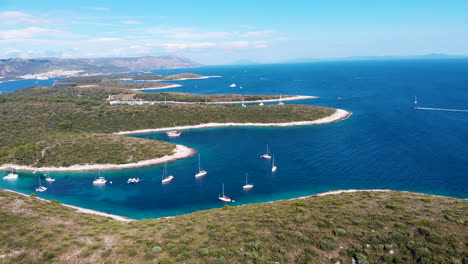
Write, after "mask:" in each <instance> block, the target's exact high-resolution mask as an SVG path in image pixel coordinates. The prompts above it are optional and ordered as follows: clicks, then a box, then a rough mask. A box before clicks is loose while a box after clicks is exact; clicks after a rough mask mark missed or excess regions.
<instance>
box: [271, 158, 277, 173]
mask: <svg viewBox="0 0 468 264" xmlns="http://www.w3.org/2000/svg"><path fill="white" fill-rule="evenodd" d="M277 169H278V167H276V165H275V157H273V160H272V162H271V172H275V171H276V170H277Z"/></svg>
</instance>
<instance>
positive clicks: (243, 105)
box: [242, 99, 247, 107]
mask: <svg viewBox="0 0 468 264" xmlns="http://www.w3.org/2000/svg"><path fill="white" fill-rule="evenodd" d="M242 107H247V106H246V105H245V104H244V99H242Z"/></svg>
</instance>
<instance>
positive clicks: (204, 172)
mask: <svg viewBox="0 0 468 264" xmlns="http://www.w3.org/2000/svg"><path fill="white" fill-rule="evenodd" d="M206 174H208V172H206V170H202V169H201V165H200V154H198V173H197V174H195V178H199V177H203V176H205V175H206Z"/></svg>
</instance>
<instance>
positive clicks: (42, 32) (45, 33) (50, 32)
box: [0, 27, 63, 40]
mask: <svg viewBox="0 0 468 264" xmlns="http://www.w3.org/2000/svg"><path fill="white" fill-rule="evenodd" d="M62 35H63V32H62V31H59V30H55V29H48V28H41V27H27V28H23V29H10V30H0V40H11V39H27V38H32V37H57V36H62Z"/></svg>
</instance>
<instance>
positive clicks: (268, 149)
mask: <svg viewBox="0 0 468 264" xmlns="http://www.w3.org/2000/svg"><path fill="white" fill-rule="evenodd" d="M260 157H262V158H264V159H271V156H270V148H269V146H268V144H267V153H265V154H263V155H262V156H260Z"/></svg>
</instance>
